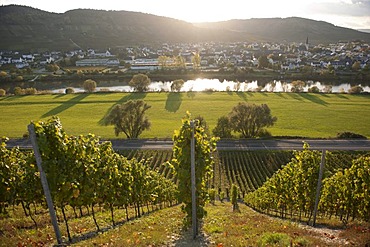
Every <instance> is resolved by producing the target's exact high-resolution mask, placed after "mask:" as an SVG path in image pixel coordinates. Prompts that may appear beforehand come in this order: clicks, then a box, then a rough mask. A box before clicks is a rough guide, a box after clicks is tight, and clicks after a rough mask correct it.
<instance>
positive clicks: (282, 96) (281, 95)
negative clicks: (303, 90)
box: [275, 93, 286, 99]
mask: <svg viewBox="0 0 370 247" xmlns="http://www.w3.org/2000/svg"><path fill="white" fill-rule="evenodd" d="M275 95H277V96H279V97H281V98H284V99H286V96H285V94H282V93H275Z"/></svg>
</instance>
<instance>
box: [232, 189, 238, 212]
mask: <svg viewBox="0 0 370 247" xmlns="http://www.w3.org/2000/svg"><path fill="white" fill-rule="evenodd" d="M238 194H239V188H238V186H236V185H235V184H233V185H232V186H231V203H232V204H233V211H239V205H238Z"/></svg>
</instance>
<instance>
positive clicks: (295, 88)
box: [290, 80, 306, 93]
mask: <svg viewBox="0 0 370 247" xmlns="http://www.w3.org/2000/svg"><path fill="white" fill-rule="evenodd" d="M290 85H291V86H292V88H291V89H290V91H292V92H293V93H300V92H303V87H304V86H306V83H305V82H304V81H301V80H297V81H292V83H291V84H290Z"/></svg>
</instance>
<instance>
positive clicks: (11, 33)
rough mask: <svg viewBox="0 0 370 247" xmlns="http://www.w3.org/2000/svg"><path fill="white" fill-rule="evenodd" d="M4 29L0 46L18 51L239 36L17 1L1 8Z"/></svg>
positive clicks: (137, 15) (136, 15) (130, 16)
mask: <svg viewBox="0 0 370 247" xmlns="http://www.w3.org/2000/svg"><path fill="white" fill-rule="evenodd" d="M0 31H1V34H2V38H1V40H0V49H20V50H25V49H32V48H33V49H70V48H72V47H73V46H75V45H74V44H78V46H81V47H82V48H88V47H93V48H102V49H106V48H107V47H112V46H120V45H122V46H126V45H141V44H153V43H163V42H199V41H211V40H219V41H230V40H231V41H237V40H239V39H240V35H239V34H237V33H235V32H230V31H227V30H225V31H224V32H222V33H220V32H219V31H217V30H212V29H204V28H200V27H195V26H194V25H193V24H191V23H187V22H184V21H179V20H176V19H171V18H166V17H160V16H155V15H150V14H143V13H137V12H129V11H103V10H89V9H78V10H72V11H68V12H66V13H63V14H55V13H49V12H45V11H41V10H38V9H34V8H30V7H25V6H16V5H10V6H2V7H0Z"/></svg>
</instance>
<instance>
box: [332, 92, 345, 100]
mask: <svg viewBox="0 0 370 247" xmlns="http://www.w3.org/2000/svg"><path fill="white" fill-rule="evenodd" d="M334 95H335V96H337V97H338V98H341V99H348V97H347V96H345V95H344V94H342V93H336V94H334Z"/></svg>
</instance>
